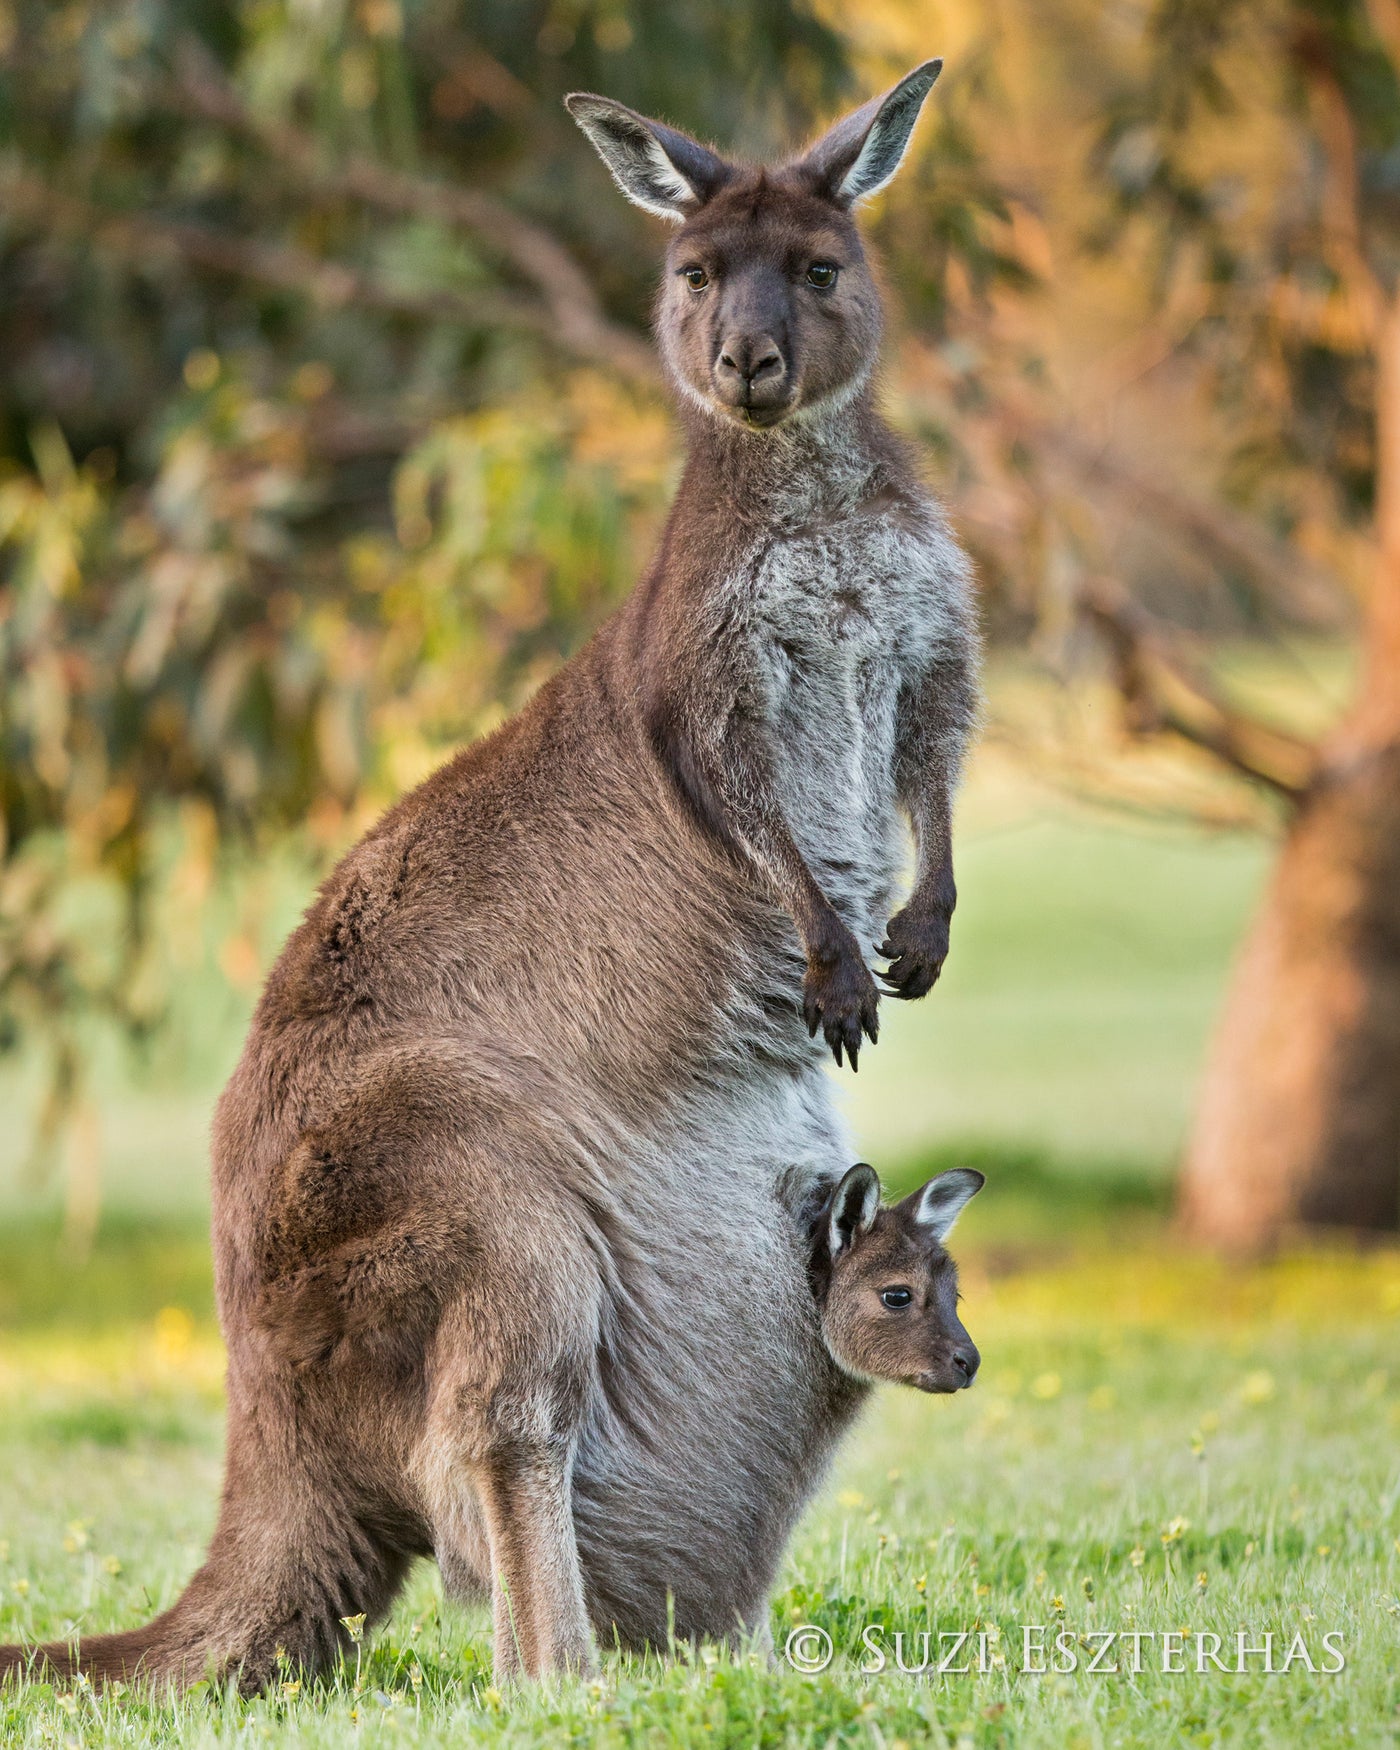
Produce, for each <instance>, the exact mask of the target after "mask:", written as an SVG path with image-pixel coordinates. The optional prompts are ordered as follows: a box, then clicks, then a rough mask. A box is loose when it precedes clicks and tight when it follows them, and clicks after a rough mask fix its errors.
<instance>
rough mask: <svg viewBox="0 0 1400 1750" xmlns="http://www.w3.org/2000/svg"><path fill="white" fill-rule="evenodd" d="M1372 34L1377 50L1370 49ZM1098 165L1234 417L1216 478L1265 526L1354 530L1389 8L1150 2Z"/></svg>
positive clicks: (1386, 126) (1348, 1) (1397, 147)
mask: <svg viewBox="0 0 1400 1750" xmlns="http://www.w3.org/2000/svg"><path fill="white" fill-rule="evenodd" d="M1387 39H1389V42H1390V51H1389V53H1388V52H1387ZM1145 47H1146V67H1145V73H1144V75H1143V76H1142V77H1140V78H1138V79H1136V80H1134V81H1133V82H1132V83H1131V84H1130V85H1128V86H1126V87H1125V88H1123V89H1121V90H1120V91H1119V92H1117V93H1116V94H1115V95H1114V97H1113V100H1112V101H1111V103H1110V105H1109V109H1108V120H1107V124H1106V126H1105V128H1104V130H1103V135H1102V139H1101V142H1100V146H1099V151H1098V154H1097V167H1098V169H1099V170H1100V171H1101V172H1102V174H1103V175H1104V177H1105V180H1106V184H1107V186H1108V187H1109V188H1110V189H1111V191H1112V193H1113V196H1114V201H1113V204H1112V207H1111V208H1110V209H1109V211H1108V212H1107V213H1106V215H1105V217H1106V220H1107V223H1106V225H1105V232H1104V235H1105V238H1114V237H1119V236H1121V226H1120V225H1119V224H1117V223H1115V222H1114V220H1113V217H1112V215H1113V214H1114V213H1116V215H1117V216H1118V218H1119V219H1122V218H1125V217H1126V218H1128V219H1130V220H1135V221H1137V222H1138V223H1140V224H1145V225H1147V226H1148V227H1150V233H1151V236H1152V239H1153V250H1154V255H1155V264H1154V265H1155V275H1156V278H1157V282H1158V288H1159V290H1160V292H1161V295H1162V299H1163V301H1164V302H1171V301H1175V303H1176V304H1177V306H1178V307H1179V308H1180V307H1183V306H1185V305H1187V304H1189V305H1190V307H1191V316H1190V335H1189V338H1184V344H1186V345H1187V346H1189V347H1190V349H1191V350H1192V351H1193V352H1194V353H1195V355H1196V356H1197V358H1198V360H1199V361H1200V363H1201V364H1202V366H1203V367H1204V368H1205V369H1206V370H1207V371H1208V373H1209V376H1210V380H1211V384H1212V387H1213V389H1214V391H1215V393H1217V394H1218V395H1219V396H1220V397H1221V398H1222V399H1224V400H1226V401H1228V402H1229V403H1230V404H1231V405H1232V406H1233V407H1234V408H1236V409H1237V410H1238V411H1239V413H1240V416H1241V421H1242V429H1241V431H1240V434H1239V437H1238V441H1237V443H1236V445H1235V448H1234V452H1233V455H1232V458H1231V464H1230V467H1229V469H1228V471H1227V474H1226V477H1225V482H1224V483H1225V486H1226V489H1227V490H1228V491H1229V492H1230V494H1231V496H1232V497H1234V498H1235V499H1236V500H1237V501H1239V502H1241V503H1251V504H1253V505H1255V506H1256V507H1257V508H1259V509H1260V510H1261V511H1262V512H1263V513H1264V514H1265V515H1267V516H1268V517H1269V518H1270V519H1271V520H1273V521H1274V522H1275V524H1276V525H1277V526H1278V527H1280V528H1282V529H1289V528H1292V527H1294V526H1295V525H1297V524H1298V523H1299V522H1302V521H1306V520H1307V519H1308V518H1309V517H1310V516H1311V517H1314V518H1319V519H1322V520H1327V519H1331V518H1336V519H1339V520H1340V521H1341V522H1342V523H1344V524H1350V525H1352V526H1360V527H1363V528H1364V527H1365V526H1366V525H1367V523H1368V521H1369V518H1370V516H1371V514H1372V509H1373V504H1372V494H1373V486H1374V479H1375V455H1374V445H1375V420H1374V411H1375V410H1374V392H1375V384H1374V312H1373V311H1372V310H1371V309H1369V308H1368V305H1369V302H1370V299H1371V296H1372V293H1373V290H1374V289H1376V288H1375V287H1373V286H1371V285H1369V284H1368V283H1367V282H1368V281H1370V280H1371V279H1372V277H1373V276H1374V277H1375V279H1376V280H1377V281H1378V282H1379V287H1380V289H1382V291H1383V290H1384V288H1387V287H1389V286H1390V285H1391V284H1393V282H1394V279H1395V276H1396V273H1397V271H1400V72H1397V61H1396V59H1395V55H1396V53H1397V50H1400V8H1396V7H1395V6H1394V4H1393V0H1370V3H1369V4H1367V3H1366V0H1267V3H1266V4H1263V5H1243V4H1240V3H1239V0H1225V3H1223V4H1222V3H1220V0H1157V3H1156V5H1155V6H1154V7H1153V8H1152V11H1151V13H1150V15H1149V20H1148V26H1147V34H1146V43H1145Z"/></svg>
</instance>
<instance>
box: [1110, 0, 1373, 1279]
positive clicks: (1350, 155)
mask: <svg viewBox="0 0 1400 1750" xmlns="http://www.w3.org/2000/svg"><path fill="white" fill-rule="evenodd" d="M1149 50H1150V58H1149V64H1148V69H1147V74H1146V77H1145V78H1144V79H1143V80H1142V81H1141V82H1140V83H1139V84H1138V85H1137V87H1136V88H1135V89H1134V91H1133V92H1132V95H1131V96H1130V97H1128V98H1127V99H1126V100H1125V101H1124V102H1123V103H1122V105H1121V107H1120V109H1119V111H1118V113H1117V115H1116V117H1115V122H1114V125H1113V127H1112V129H1111V130H1110V133H1109V137H1108V139H1107V142H1106V147H1105V153H1104V163H1105V167H1106V170H1107V172H1108V174H1109V175H1110V177H1112V178H1114V179H1115V180H1116V182H1117V185H1118V187H1119V190H1120V194H1121V197H1122V203H1123V207H1124V209H1125V210H1127V211H1129V212H1131V213H1132V214H1133V215H1134V216H1135V219H1136V220H1137V221H1139V222H1146V223H1147V224H1149V225H1150V226H1151V227H1152V228H1153V231H1154V233H1155V235H1156V238H1157V242H1158V246H1159V248H1160V251H1161V260H1162V262H1163V265H1164V269H1167V268H1168V267H1170V268H1172V269H1176V270H1179V269H1180V268H1181V266H1182V264H1183V262H1184V261H1186V262H1189V269H1188V271H1189V272H1190V273H1191V274H1192V275H1193V276H1194V278H1195V283H1196V286H1197V288H1198V294H1199V299H1200V311H1201V314H1200V319H1199V321H1198V323H1197V347H1198V352H1199V356H1200V358H1201V359H1202V362H1203V363H1204V364H1206V365H1207V366H1208V369H1209V375H1210V378H1211V381H1212V383H1213V386H1214V388H1215V391H1216V393H1218V394H1219V395H1221V396H1223V397H1226V398H1229V399H1232V400H1234V401H1235V402H1236V403H1237V404H1240V405H1242V406H1244V407H1245V408H1247V410H1248V412H1247V417H1246V420H1245V429H1246V441H1245V442H1242V443H1241V444H1240V445H1239V446H1238V447H1237V449H1236V451H1235V453H1234V455H1233V457H1232V458H1230V463H1231V467H1232V468H1233V470H1234V474H1235V482H1234V484H1235V490H1236V495H1237V496H1238V497H1240V498H1243V499H1246V500H1252V502H1253V507H1254V508H1256V509H1258V510H1262V511H1263V513H1264V514H1265V515H1266V516H1271V517H1272V519H1273V520H1274V521H1275V524H1276V526H1277V527H1279V528H1280V529H1281V530H1282V531H1284V532H1291V533H1293V534H1295V535H1296V534H1298V533H1299V532H1301V533H1302V534H1303V536H1304V538H1306V532H1307V527H1306V525H1307V523H1308V519H1309V515H1310V513H1316V512H1317V510H1318V508H1319V506H1320V507H1321V510H1322V514H1323V515H1324V516H1325V518H1326V520H1327V521H1328V522H1329V523H1330V524H1331V525H1332V526H1333V527H1334V528H1336V529H1339V530H1342V531H1345V530H1351V531H1354V532H1355V533H1356V534H1357V535H1358V536H1359V537H1361V538H1362V539H1363V540H1364V544H1365V549H1366V554H1365V557H1366V563H1367V566H1368V568H1369V572H1370V576H1369V580H1368V584H1367V586H1366V587H1365V588H1364V589H1363V591H1362V594H1363V596H1364V601H1363V605H1362V607H1361V609H1360V614H1359V618H1360V621H1361V657H1360V663H1359V673H1358V677H1357V682H1356V688H1355V695H1354V699H1353V701H1352V704H1351V706H1350V707H1349V709H1348V710H1347V711H1346V712H1345V714H1344V716H1343V717H1342V719H1341V721H1340V722H1338V723H1337V724H1336V725H1335V727H1333V728H1332V729H1331V730H1330V732H1329V733H1327V734H1326V735H1325V736H1324V737H1323V738H1322V739H1321V740H1320V741H1319V742H1317V743H1316V744H1315V745H1311V746H1309V745H1307V744H1305V743H1300V742H1299V741H1298V740H1297V738H1296V737H1287V738H1285V739H1284V740H1283V741H1282V742H1280V743H1278V744H1277V745H1274V746H1272V747H1271V746H1269V745H1268V741H1269V739H1270V738H1271V737H1272V736H1273V734H1274V731H1273V728H1272V727H1271V726H1270V725H1268V724H1266V723H1258V722H1256V721H1252V720H1249V719H1237V720H1236V724H1235V726H1234V727H1235V732H1236V734H1237V736H1239V737H1241V738H1246V739H1247V738H1248V737H1250V736H1262V737H1264V738H1265V741H1264V743H1263V744H1261V745H1260V746H1259V747H1257V748H1256V750H1255V753H1254V757H1253V759H1252V760H1251V759H1250V758H1249V757H1248V755H1246V757H1245V759H1244V760H1243V761H1241V763H1242V764H1244V765H1245V766H1246V767H1248V765H1249V764H1251V763H1253V764H1254V765H1255V767H1256V771H1257V775H1258V776H1259V777H1261V778H1263V779H1264V780H1265V781H1267V782H1270V783H1271V784H1272V785H1273V786H1274V788H1275V789H1276V790H1277V791H1278V793H1279V794H1280V795H1282V796H1283V797H1284V798H1285V799H1286V803H1287V820H1286V830H1285V835H1284V840H1283V846H1282V850H1281V854H1280V857H1279V861H1278V865H1277V869H1276V871H1275V874H1274V877H1273V880H1272V882H1271V884H1270V887H1269V890H1268V893H1267V896H1266V898H1265V900H1264V903H1263V907H1262V910H1261V912H1260V914H1259V916H1258V918H1257V920H1256V922H1255V924H1254V927H1253V929H1252V931H1251V933H1250V935H1249V938H1248V940H1247V942H1246V944H1245V946H1244V949H1243V952H1242V953H1241V955H1240V958H1239V962H1238V965H1237V967H1236V970H1235V974H1234V978H1233V982H1232V986H1231V989H1230V993H1229V996H1228V1000H1227V1003H1226V1007H1225V1011H1224V1015H1223V1018H1222V1020H1221V1023H1220V1028H1219V1033H1218V1037H1217V1039H1216V1043H1215V1047H1214V1051H1213V1054H1212V1057H1211V1059H1210V1062H1209V1065H1208V1069H1207V1074H1206V1078H1205V1083H1204V1087H1203V1091H1202V1095H1201V1100H1200V1107H1199V1112H1198V1115H1197V1121H1196V1125H1195V1131H1194V1136H1193V1139H1192V1142H1191V1146H1190V1149H1189V1153H1188V1156H1187V1160H1186V1163H1185V1169H1184V1174H1183V1178H1182V1186H1181V1201H1182V1212H1183V1215H1184V1218H1185V1221H1186V1223H1187V1225H1188V1226H1189V1228H1190V1229H1191V1231H1193V1232H1194V1233H1195V1234H1197V1235H1198V1236H1200V1237H1203V1238H1206V1239H1208V1240H1211V1241H1216V1242H1220V1243H1224V1244H1226V1245H1229V1246H1234V1247H1253V1246H1258V1245H1261V1244H1268V1243H1271V1242H1272V1241H1274V1240H1275V1239H1277V1238H1278V1236H1279V1235H1280V1233H1281V1232H1282V1231H1283V1229H1284V1228H1285V1227H1286V1226H1287V1225H1288V1224H1290V1223H1293V1222H1298V1221H1303V1222H1322V1223H1335V1224H1343V1225H1347V1226H1351V1227H1359V1228H1394V1227H1395V1226H1396V1224H1397V1221H1400V288H1398V287H1397V270H1398V269H1400V204H1397V201H1396V194H1395V188H1396V183H1395V166H1396V164H1397V163H1398V162H1400V8H1397V7H1396V6H1395V5H1394V4H1393V0H1368V4H1365V5H1363V4H1361V3H1360V0H1358V3H1357V4H1333V3H1328V4H1275V5H1271V6H1265V7H1257V6H1248V7H1246V6H1240V5H1226V6H1220V5H1210V6H1205V5H1201V4H1198V3H1197V0H1164V3H1163V4H1161V5H1159V7H1158V8H1157V9H1156V11H1155V13H1154V15H1153V20H1152V25H1151V32H1150V40H1149ZM1261 111H1265V112H1267V113H1268V114H1269V115H1270V116H1271V117H1272V118H1273V119H1274V122H1275V132H1274V142H1275V143H1274V147H1273V154H1274V157H1273V163H1272V165H1270V166H1268V168H1267V169H1265V171H1264V173H1263V174H1258V175H1256V176H1255V177H1254V178H1253V179H1252V181H1251V183H1250V185H1249V187H1248V190H1247V193H1246V194H1243V195H1242V193H1241V190H1240V189H1239V188H1238V186H1235V187H1232V186H1230V183H1229V177H1228V172H1229V170H1230V168H1231V165H1230V157H1231V154H1230V150H1229V148H1228V146H1225V145H1224V137H1225V135H1226V134H1227V133H1228V131H1229V130H1232V129H1233V130H1234V131H1235V132H1236V134H1237V136H1238V135H1240V134H1246V135H1247V134H1250V133H1252V132H1253V133H1257V128H1258V116H1259V113H1260V112H1261ZM1203 117H1204V118H1206V119H1205V120H1204V121H1203ZM1165 277H1167V275H1166V274H1164V278H1165ZM1089 607H1090V611H1091V612H1092V613H1095V614H1096V616H1097V618H1098V620H1099V622H1100V624H1101V625H1102V626H1103V628H1104V630H1105V631H1106V633H1107V635H1108V637H1109V639H1110V641H1111V643H1112V644H1113V646H1114V649H1115V654H1116V659H1117V662H1118V666H1119V679H1120V682H1121V684H1122V688H1123V692H1124V695H1125V697H1126V698H1127V699H1128V701H1129V703H1130V706H1131V707H1132V709H1133V710H1134V711H1135V712H1136V713H1137V716H1138V720H1139V726H1140V727H1143V728H1149V729H1150V728H1158V727H1161V726H1162V725H1163V722H1164V720H1166V721H1167V726H1168V727H1173V726H1174V725H1172V724H1171V723H1170V721H1169V712H1170V706H1169V705H1165V704H1164V699H1165V696H1166V695H1165V692H1164V688H1163V684H1162V672H1163V671H1162V667H1161V665H1160V664H1158V665H1157V670H1156V672H1155V673H1154V666H1153V653H1152V649H1151V639H1150V636H1148V635H1145V634H1144V631H1143V628H1142V625H1141V623H1140V622H1137V623H1134V622H1133V621H1132V619H1131V616H1128V615H1125V614H1124V613H1123V612H1121V610H1120V608H1119V607H1118V606H1117V605H1115V604H1111V603H1110V604H1105V603H1102V602H1099V603H1095V602H1094V601H1093V600H1092V599H1091V600H1090V603H1089ZM1187 692H1188V696H1189V692H1190V689H1189V687H1188V689H1187ZM1197 703H1199V690H1198V693H1197ZM1220 751H1222V752H1223V753H1225V754H1227V755H1229V754H1231V753H1232V752H1233V753H1238V752H1239V751H1240V749H1239V747H1238V746H1237V747H1235V748H1233V749H1232V748H1230V747H1228V746H1226V747H1222V749H1221V750H1220Z"/></svg>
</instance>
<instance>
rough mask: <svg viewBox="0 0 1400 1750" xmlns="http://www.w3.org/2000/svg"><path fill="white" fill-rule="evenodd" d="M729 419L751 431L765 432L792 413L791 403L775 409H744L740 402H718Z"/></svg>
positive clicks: (786, 402) (783, 403)
mask: <svg viewBox="0 0 1400 1750" xmlns="http://www.w3.org/2000/svg"><path fill="white" fill-rule="evenodd" d="M720 406H721V407H722V408H723V410H724V412H726V413H727V414H728V415H729V417H730V418H731V419H733V420H734V421H735V422H736V423H737V424H739V425H746V426H748V427H749V429H750V430H751V431H767V430H768V429H769V428H770V427H771V426H775V425H780V424H781V423H782V422H783V420H785V419H786V418H787V416H788V415H789V414H790V413H791V412H792V411H793V404H792V402H791V401H784V402H781V403H780V404H779V405H778V406H776V407H745V406H744V405H743V404H742V402H740V403H733V404H731V403H729V402H726V401H722V402H720Z"/></svg>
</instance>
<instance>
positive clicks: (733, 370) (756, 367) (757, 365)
mask: <svg viewBox="0 0 1400 1750" xmlns="http://www.w3.org/2000/svg"><path fill="white" fill-rule="evenodd" d="M786 370H787V367H786V366H785V365H784V363H783V355H782V353H781V352H779V350H778V347H777V344H776V342H775V341H774V340H773V339H772V337H771V336H770V335H767V334H761V335H759V336H758V337H757V339H751V338H750V337H749V336H747V335H731V336H729V337H728V338H727V339H726V340H725V342H724V344H723V345H722V346H721V347H720V352H719V365H718V371H719V375H721V376H727V377H738V378H739V379H740V380H741V381H742V382H744V383H747V384H749V385H750V386H752V385H754V384H757V383H768V382H771V381H773V379H774V378H779V377H782V376H784V375H785V374H786Z"/></svg>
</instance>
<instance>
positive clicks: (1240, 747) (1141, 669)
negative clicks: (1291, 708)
mask: <svg viewBox="0 0 1400 1750" xmlns="http://www.w3.org/2000/svg"><path fill="white" fill-rule="evenodd" d="M1078 605H1079V610H1080V613H1081V614H1082V615H1083V617H1084V618H1085V620H1086V621H1088V623H1089V624H1090V625H1091V626H1093V628H1094V629H1095V631H1096V632H1097V633H1098V634H1099V636H1100V638H1101V639H1102V640H1103V642H1104V644H1105V645H1106V647H1107V649H1108V652H1109V657H1110V660H1111V661H1112V664H1113V674H1114V682H1115V684H1116V686H1117V688H1118V692H1119V695H1120V697H1121V698H1122V701H1123V708H1124V714H1125V719H1126V722H1127V727H1128V730H1129V733H1130V734H1133V735H1137V736H1147V735H1154V734H1163V733H1165V734H1169V735H1176V736H1179V737H1180V738H1181V739H1182V740H1184V741H1189V742H1191V743H1192V744H1193V745H1194V746H1196V747H1200V748H1203V749H1204V750H1205V751H1206V752H1207V753H1210V754H1212V755H1214V757H1215V758H1216V759H1218V760H1220V761H1222V762H1223V763H1224V764H1225V765H1228V766H1230V767H1232V768H1233V769H1234V770H1235V771H1237V772H1239V773H1241V774H1242V775H1243V776H1245V777H1247V778H1251V779H1253V780H1255V781H1256V782H1258V783H1261V784H1265V785H1267V786H1268V787H1269V788H1270V789H1271V790H1273V791H1275V792H1276V793H1277V794H1278V795H1280V796H1282V797H1284V798H1285V799H1286V800H1287V801H1289V802H1290V803H1294V804H1296V803H1297V802H1298V801H1299V799H1300V798H1301V797H1302V795H1303V792H1304V791H1305V790H1306V788H1307V786H1308V783H1309V782H1310V780H1311V778H1312V776H1313V774H1314V772H1315V771H1316V769H1317V751H1316V749H1315V748H1314V747H1313V746H1312V744H1311V743H1310V742H1306V741H1304V740H1302V739H1301V738H1300V737H1298V736H1294V735H1289V734H1288V733H1287V732H1286V731H1285V730H1281V729H1275V728H1273V727H1272V726H1271V725H1269V724H1264V723H1260V722H1258V721H1257V720H1256V719H1255V718H1252V717H1250V716H1248V715H1246V714H1245V713H1244V712H1241V711H1239V710H1236V709H1235V708H1234V707H1233V706H1231V705H1228V704H1226V703H1225V701H1224V700H1222V699H1221V698H1220V697H1219V696H1218V695H1217V694H1216V693H1215V691H1214V689H1213V688H1212V687H1211V686H1210V684H1209V682H1208V681H1207V680H1206V679H1205V678H1204V677H1203V676H1201V675H1199V674H1195V673H1192V672H1190V670H1189V668H1188V667H1187V665H1186V664H1185V663H1183V662H1182V661H1181V660H1180V659H1179V657H1177V655H1176V654H1175V653H1174V652H1173V651H1172V650H1171V649H1170V648H1169V647H1168V645H1167V642H1166V640H1165V639H1164V638H1163V637H1162V636H1161V634H1160V632H1159V631H1158V630H1157V629H1156V628H1155V627H1154V626H1153V625H1152V623H1151V621H1150V620H1149V618H1148V616H1147V615H1146V614H1145V613H1144V611H1143V610H1142V609H1141V608H1140V607H1139V606H1138V605H1137V603H1135V602H1134V601H1132V600H1131V598H1130V597H1129V596H1128V595H1127V594H1126V593H1125V592H1124V591H1123V590H1122V589H1121V588H1119V587H1118V586H1117V585H1116V584H1114V583H1112V582H1111V581H1109V580H1108V579H1104V578H1098V579H1095V580H1093V581H1092V582H1090V583H1087V584H1085V585H1084V586H1083V588H1082V589H1081V590H1080V594H1079V604H1078Z"/></svg>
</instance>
